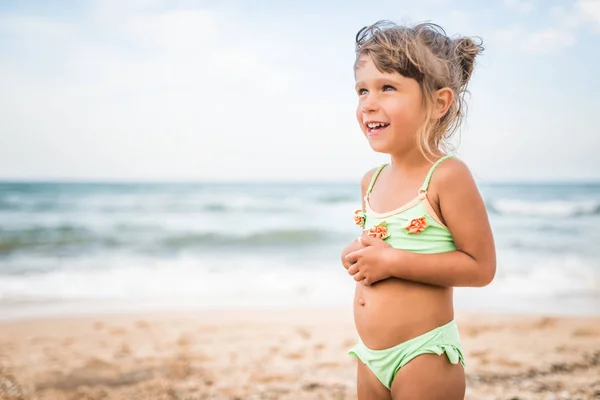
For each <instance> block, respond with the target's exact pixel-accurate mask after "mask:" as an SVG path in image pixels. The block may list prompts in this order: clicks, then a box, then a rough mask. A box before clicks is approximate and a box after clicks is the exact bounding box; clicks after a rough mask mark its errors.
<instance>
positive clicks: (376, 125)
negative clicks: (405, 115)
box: [365, 122, 390, 135]
mask: <svg viewBox="0 0 600 400" xmlns="http://www.w3.org/2000/svg"><path fill="white" fill-rule="evenodd" d="M365 125H366V126H367V132H368V134H369V135H377V134H378V133H381V132H382V131H383V130H384V129H385V128H387V127H388V126H390V124H388V123H387V122H367V123H366V124H365Z"/></svg>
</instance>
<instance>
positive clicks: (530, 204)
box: [487, 199, 600, 217]
mask: <svg viewBox="0 0 600 400" xmlns="http://www.w3.org/2000/svg"><path fill="white" fill-rule="evenodd" d="M487 206H488V209H489V210H490V211H491V212H493V213H495V214H498V215H504V216H511V215H514V216H534V217H577V216H584V215H596V214H600V202H598V201H594V200H587V201H576V200H571V201H559V200H556V201H525V200H508V199H500V200H491V201H488V202H487Z"/></svg>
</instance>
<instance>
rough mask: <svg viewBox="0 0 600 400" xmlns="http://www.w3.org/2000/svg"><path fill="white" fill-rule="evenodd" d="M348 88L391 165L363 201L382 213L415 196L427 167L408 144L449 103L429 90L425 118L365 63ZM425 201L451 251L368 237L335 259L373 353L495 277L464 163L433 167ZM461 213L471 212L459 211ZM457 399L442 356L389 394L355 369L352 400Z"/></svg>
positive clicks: (412, 93)
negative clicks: (407, 248)
mask: <svg viewBox="0 0 600 400" xmlns="http://www.w3.org/2000/svg"><path fill="white" fill-rule="evenodd" d="M355 79H356V93H357V96H358V107H357V110H356V118H357V121H358V123H359V125H360V127H361V129H362V132H363V134H364V135H365V137H366V139H367V140H368V142H369V145H370V146H371V148H372V149H373V150H374V151H376V152H380V153H386V154H389V155H390V159H391V163H390V165H389V166H388V167H386V168H385V169H384V170H383V171H382V172H381V174H380V175H379V177H378V179H377V183H376V184H375V186H374V188H373V191H372V192H371V194H370V206H371V208H372V209H374V210H375V211H377V212H379V213H383V212H387V211H390V210H394V209H396V208H398V207H400V206H402V205H404V204H406V203H408V202H409V201H411V200H412V199H414V198H415V197H416V196H417V194H418V190H419V187H420V186H421V184H422V183H423V181H424V179H425V176H426V174H427V172H428V171H429V168H430V167H431V162H430V161H428V160H427V159H426V158H425V156H424V155H423V154H422V153H421V152H420V151H419V149H418V147H417V145H416V140H417V136H416V135H417V130H418V129H419V127H420V126H421V125H422V124H423V122H424V121H425V119H426V118H431V119H436V118H441V117H442V116H443V115H444V114H445V113H446V112H447V110H448V108H449V107H450V105H451V103H452V101H453V100H454V95H453V92H452V90H450V89H448V88H443V89H440V90H439V91H437V92H436V93H435V97H434V99H433V109H432V110H431V113H430V114H429V115H427V112H426V108H425V106H424V101H423V94H422V91H421V88H420V86H419V83H418V82H417V81H416V80H414V79H411V78H407V77H404V76H402V75H400V74H399V73H397V72H392V73H384V72H381V71H379V70H378V69H377V68H376V67H375V64H374V63H373V61H372V60H371V59H370V58H369V57H362V58H361V59H360V60H359V62H358V63H357V68H356V72H355ZM375 122H379V123H383V124H384V128H383V129H381V128H378V129H371V128H369V127H368V124H369V123H375ZM441 156H442V153H441V152H436V153H435V154H431V155H430V158H432V159H433V160H436V159H438V158H440V157H441ZM373 173H374V169H373V170H371V171H369V172H367V173H366V174H365V175H364V177H363V179H362V182H361V190H362V197H363V198H364V196H365V193H366V191H367V187H368V185H369V182H370V181H371V177H372V175H373ZM427 198H428V200H429V202H430V203H431V206H432V208H433V210H434V211H435V213H436V214H437V215H438V216H439V218H440V220H441V221H442V222H443V223H444V224H445V225H446V226H447V227H448V228H449V230H450V232H451V233H452V235H453V237H454V241H455V244H456V247H457V251H455V252H450V253H442V254H431V255H423V254H414V253H408V252H404V251H401V250H396V249H393V248H392V247H390V246H389V245H388V244H387V243H386V242H385V241H383V240H380V239H374V238H371V237H368V236H363V238H362V240H361V242H362V243H361V242H358V241H356V240H355V241H353V242H351V243H350V244H349V245H348V246H347V247H345V248H344V249H343V251H342V263H343V265H344V267H345V268H346V269H347V270H348V273H349V274H350V275H351V276H352V277H353V278H354V279H355V280H356V281H357V284H356V289H355V298H354V317H355V324H356V329H357V331H358V334H359V335H360V337H361V340H362V341H363V343H364V344H365V345H366V346H367V347H369V348H371V349H375V350H379V349H386V348H389V347H392V346H395V345H397V344H399V343H402V342H405V341H407V340H409V339H412V338H414V337H417V336H419V335H421V334H423V333H425V332H427V331H430V330H432V329H435V328H436V327H439V326H442V325H444V324H446V323H448V322H449V321H451V320H452V319H453V318H454V311H453V310H454V306H453V293H452V291H453V290H452V287H453V286H484V285H486V284H488V283H489V282H490V281H491V279H492V278H493V276H494V273H495V253H494V248H493V239H492V234H491V229H490V227H489V224H488V219H487V214H486V210H485V207H484V204H483V200H482V199H481V197H480V195H479V192H478V189H477V187H476V185H475V182H474V180H473V178H472V176H471V174H470V172H469V170H468V168H467V167H466V166H465V165H464V163H462V162H461V161H460V160H457V159H448V160H446V161H444V162H443V163H442V164H440V165H439V167H438V168H437V169H436V171H435V174H434V175H433V177H432V180H431V183H430V188H429V191H428V194H427ZM440 199H443V201H440ZM465 204H470V206H469V207H468V208H465V207H464V205H465ZM364 209H365V207H364V204H363V210H364ZM425 377H426V378H425ZM423 379H425V381H423ZM423 382H427V384H425V385H424V384H423ZM440 390H441V391H442V392H443V393H442V392H439V391H440ZM464 392H465V376H464V371H463V368H462V366H461V365H460V364H456V365H453V364H450V363H449V362H448V359H447V357H446V356H444V355H442V356H437V355H429V354H428V355H422V356H419V357H417V358H415V359H414V360H413V361H411V362H410V363H409V364H407V365H406V366H405V367H403V368H402V369H401V370H400V372H399V373H398V375H397V376H396V379H395V380H394V383H393V385H392V391H391V393H390V391H388V390H387V389H386V388H385V387H384V386H383V385H382V384H381V383H380V382H379V381H378V380H377V378H376V377H375V376H374V375H373V374H372V372H371V371H370V370H369V369H368V368H367V367H366V366H364V365H363V364H362V362H360V361H358V395H359V399H360V400H363V399H371V400H378V399H392V398H393V399H404V398H406V399H412V398H418V399H423V400H427V399H438V398H439V399H441V398H443V399H447V400H454V399H463V398H464Z"/></svg>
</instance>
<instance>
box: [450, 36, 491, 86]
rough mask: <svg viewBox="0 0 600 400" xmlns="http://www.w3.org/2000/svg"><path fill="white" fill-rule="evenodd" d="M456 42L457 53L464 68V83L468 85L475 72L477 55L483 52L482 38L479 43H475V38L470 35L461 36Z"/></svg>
mask: <svg viewBox="0 0 600 400" xmlns="http://www.w3.org/2000/svg"><path fill="white" fill-rule="evenodd" d="M454 43H455V44H456V47H455V51H456V55H457V58H458V60H459V62H460V66H461V68H462V80H463V85H466V84H467V83H468V82H469V79H470V78H471V74H472V73H473V67H474V65H475V57H477V55H478V54H480V53H481V52H483V50H484V48H483V46H482V42H481V39H479V43H475V42H474V41H473V39H471V38H469V37H461V38H458V39H455V40H454Z"/></svg>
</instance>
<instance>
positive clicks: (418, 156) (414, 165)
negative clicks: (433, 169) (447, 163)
mask: <svg viewBox="0 0 600 400" xmlns="http://www.w3.org/2000/svg"><path fill="white" fill-rule="evenodd" d="M442 156H443V154H442V153H441V152H436V154H430V155H429V158H430V159H431V160H433V161H435V160H437V159H438V158H439V157H442ZM430 164H431V161H429V160H428V159H427V158H426V157H425V156H424V155H423V154H422V153H421V152H420V151H419V149H418V148H414V149H411V150H409V151H406V152H403V153H397V154H392V155H391V165H390V167H391V169H392V170H395V171H397V172H400V173H405V172H410V171H414V170H415V169H420V168H423V167H424V166H425V165H430Z"/></svg>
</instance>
